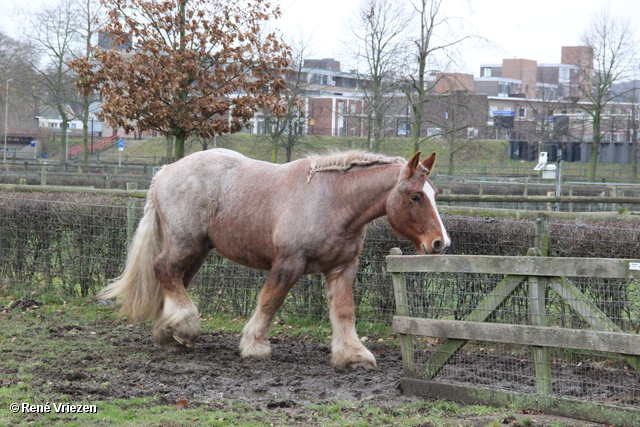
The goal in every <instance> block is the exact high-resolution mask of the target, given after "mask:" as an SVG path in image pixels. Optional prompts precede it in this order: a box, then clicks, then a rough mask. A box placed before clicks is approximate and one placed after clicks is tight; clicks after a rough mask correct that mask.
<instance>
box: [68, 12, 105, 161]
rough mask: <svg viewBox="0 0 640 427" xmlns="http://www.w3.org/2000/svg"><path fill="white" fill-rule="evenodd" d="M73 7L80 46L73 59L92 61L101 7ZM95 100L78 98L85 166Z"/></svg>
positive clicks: (83, 95)
mask: <svg viewBox="0 0 640 427" xmlns="http://www.w3.org/2000/svg"><path fill="white" fill-rule="evenodd" d="M74 7H75V8H76V9H77V14H78V18H79V22H78V29H77V33H78V38H79V43H81V44H82V47H81V48H79V49H78V51H77V52H76V53H75V55H74V57H75V58H78V57H80V58H83V59H85V60H87V61H92V60H93V55H94V54H95V52H96V49H97V46H98V40H97V38H98V33H99V31H100V29H101V27H102V21H103V13H102V6H101V4H100V2H99V0H74ZM80 85H82V83H80ZM96 98H97V97H96V96H95V94H94V93H91V92H89V91H82V92H81V93H80V96H79V103H80V108H81V112H80V119H81V121H82V146H83V148H84V150H83V156H82V161H83V163H84V165H85V166H86V165H88V164H89V117H90V115H91V104H92V103H93V102H95V100H96ZM91 132H92V133H93V126H92V127H91Z"/></svg>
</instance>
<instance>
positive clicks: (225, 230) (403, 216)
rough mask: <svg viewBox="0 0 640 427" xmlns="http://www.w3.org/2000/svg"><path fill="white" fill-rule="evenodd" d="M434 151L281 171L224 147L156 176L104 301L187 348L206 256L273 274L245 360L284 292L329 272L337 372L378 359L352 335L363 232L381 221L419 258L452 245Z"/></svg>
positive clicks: (363, 156)
mask: <svg viewBox="0 0 640 427" xmlns="http://www.w3.org/2000/svg"><path fill="white" fill-rule="evenodd" d="M434 163H435V153H433V154H432V155H431V156H430V157H429V158H427V159H426V160H424V161H423V162H420V153H417V154H416V155H415V156H414V157H413V158H412V159H411V160H410V161H409V162H407V161H406V160H404V159H402V158H391V157H385V156H380V155H374V154H368V153H363V152H347V153H340V154H334V155H329V156H325V157H310V158H306V159H301V160H297V161H294V162H291V163H288V164H284V165H279V164H273V163H266V162H261V161H256V160H251V159H248V158H246V157H244V156H242V155H240V154H238V153H235V152H233V151H229V150H224V149H214V150H208V151H202V152H198V153H195V154H192V155H190V156H187V157H185V158H183V159H182V160H180V161H178V162H176V163H173V164H171V165H168V166H165V167H164V168H162V169H161V170H160V172H158V173H157V174H156V176H155V177H154V179H153V181H152V184H151V188H150V189H149V193H148V196H147V203H146V206H145V209H144V217H143V218H142V219H141V221H140V224H139V226H138V230H137V231H136V234H135V236H134V238H133V241H132V243H131V247H130V248H129V255H128V258H127V264H126V267H125V269H124V272H123V274H122V276H120V277H119V278H118V279H116V281H114V282H113V283H111V284H110V285H109V286H107V287H106V288H105V289H104V290H103V291H102V292H101V293H100V295H99V298H102V299H108V298H114V297H116V296H121V295H124V298H123V299H124V301H123V307H122V313H123V314H124V315H127V316H128V317H129V319H130V320H131V321H133V322H141V321H144V320H146V319H148V318H155V325H154V331H153V335H154V339H155V342H156V343H157V344H159V345H163V346H180V345H185V346H187V347H192V346H193V345H194V343H195V341H196V339H197V338H198V336H199V335H200V322H199V320H198V310H197V309H196V307H195V305H194V304H193V302H192V301H191V299H190V298H189V296H188V294H187V291H186V288H187V286H189V282H191V279H193V277H194V275H195V274H196V272H197V271H198V269H199V268H200V267H201V266H202V264H203V263H204V261H205V258H206V257H207V254H208V253H209V251H210V250H211V249H214V248H215V249H216V250H217V251H218V252H220V253H221V254H222V255H224V256H225V257H227V258H228V259H230V260H232V261H234V262H237V263H238V264H242V265H245V266H247V267H251V268H256V269H265V270H270V272H269V276H268V278H267V281H266V283H265V285H264V288H263V289H262V292H261V293H260V297H259V300H258V306H257V308H256V311H255V313H254V314H253V316H252V317H251V319H250V320H249V322H248V323H247V324H246V325H245V327H244V329H243V332H242V339H241V341H240V349H241V352H242V356H243V357H257V358H268V357H269V355H270V347H269V339H268V335H269V325H270V324H271V322H272V320H273V318H274V316H275V315H276V312H277V311H278V309H279V308H280V306H281V305H282V303H283V301H284V299H285V297H286V295H287V293H288V292H289V289H290V288H291V286H292V285H293V284H294V283H296V281H297V280H298V279H299V278H300V277H301V276H302V275H304V274H311V273H320V272H321V273H324V275H325V277H326V280H327V297H328V301H329V306H330V318H331V324H332V327H333V342H332V358H331V361H332V363H333V364H334V365H335V366H337V367H340V368H344V367H347V366H351V367H354V366H365V367H368V368H374V367H375V366H376V361H375V358H374V357H373V355H372V354H371V352H370V351H369V350H367V349H366V348H365V347H364V346H363V345H362V344H361V342H360V340H359V339H358V336H357V334H356V330H355V314H354V303H353V281H354V278H355V275H356V270H357V265H358V257H359V255H360V252H361V250H362V245H363V242H364V237H365V231H366V228H367V224H369V223H370V222H371V221H373V220H374V219H376V218H378V217H381V216H383V215H387V218H388V219H389V223H390V224H391V227H392V228H393V230H394V231H395V232H396V233H398V234H399V235H401V236H404V237H406V238H408V239H409V240H411V241H412V242H413V243H414V244H415V246H416V247H417V248H418V250H419V251H420V252H422V253H439V252H442V251H444V250H445V249H446V248H447V247H448V246H449V244H450V240H449V236H448V235H447V232H446V230H445V228H444V226H443V224H442V221H441V219H440V215H439V214H438V210H437V208H436V201H435V198H436V194H437V192H436V189H435V187H434V186H433V184H432V183H431V181H430V180H429V174H430V173H431V171H432V169H433V165H434Z"/></svg>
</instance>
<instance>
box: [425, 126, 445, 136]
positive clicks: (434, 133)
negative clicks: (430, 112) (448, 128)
mask: <svg viewBox="0 0 640 427" xmlns="http://www.w3.org/2000/svg"><path fill="white" fill-rule="evenodd" d="M427 137H433V138H442V130H441V129H440V128H427Z"/></svg>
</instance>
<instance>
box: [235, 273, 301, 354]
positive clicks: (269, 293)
mask: <svg viewBox="0 0 640 427" xmlns="http://www.w3.org/2000/svg"><path fill="white" fill-rule="evenodd" d="M303 270H304V263H299V262H293V261H290V262H286V263H284V262H283V263H274V266H273V267H272V268H271V271H270V272H269V277H267V281H266V282H265V284H264V287H263V288H262V291H261V292H260V297H259V298H258V306H257V307H256V311H255V312H254V313H253V316H251V319H250V320H249V321H248V322H247V324H246V325H245V326H244V328H243V329H242V339H241V340H240V351H241V354H242V357H255V358H258V359H268V358H269V356H270V355H271V347H270V346H269V326H270V325H271V322H272V321H273V318H274V317H275V315H276V313H277V312H278V309H279V308H280V306H281V305H282V303H283V302H284V299H285V298H286V296H287V293H288V292H289V289H291V286H293V284H294V283H296V282H297V281H298V279H299V278H300V277H301V276H302V272H303Z"/></svg>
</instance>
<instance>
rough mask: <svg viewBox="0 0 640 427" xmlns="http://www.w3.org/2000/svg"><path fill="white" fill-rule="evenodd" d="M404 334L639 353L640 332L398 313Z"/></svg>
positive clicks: (397, 320) (396, 323)
mask: <svg viewBox="0 0 640 427" xmlns="http://www.w3.org/2000/svg"><path fill="white" fill-rule="evenodd" d="M393 329H394V330H395V331H396V332H398V333H401V334H408V335H422V336H429V337H440V338H453V339H463V340H478V341H492V342H502V343H512V344H521V345H535V346H541V347H556V348H571V349H575V350H589V351H606V352H609V353H621V354H633V355H640V335H638V334H627V333H622V332H602V331H592V330H582V329H567V328H551V327H545V326H526V325H509V324H502V323H484V322H466V321H462V320H442V319H420V318H414V317H404V316H395V317H394V318H393Z"/></svg>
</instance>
